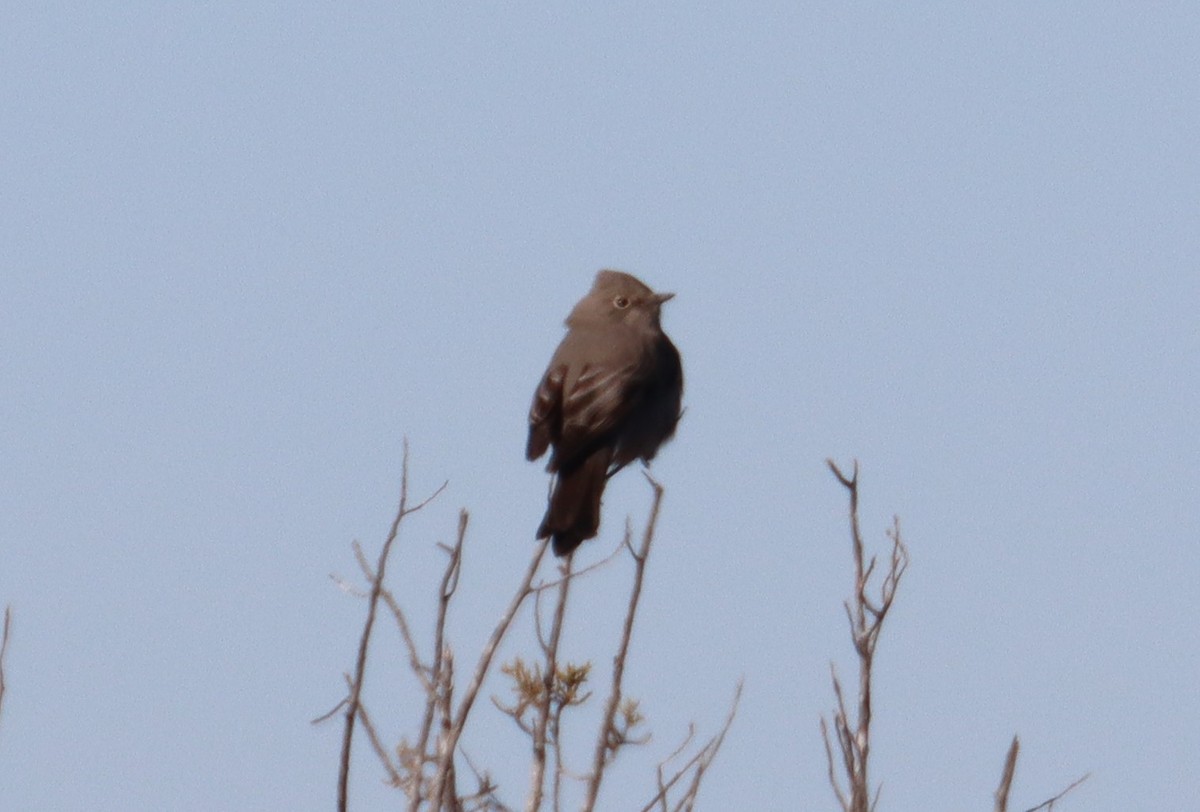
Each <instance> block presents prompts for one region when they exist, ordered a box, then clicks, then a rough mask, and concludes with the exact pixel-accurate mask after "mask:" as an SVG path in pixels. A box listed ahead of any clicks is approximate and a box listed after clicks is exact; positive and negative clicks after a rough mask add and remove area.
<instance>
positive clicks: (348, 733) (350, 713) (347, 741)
mask: <svg viewBox="0 0 1200 812" xmlns="http://www.w3.org/2000/svg"><path fill="white" fill-rule="evenodd" d="M447 484H448V483H445V482H443V483H442V485H441V487H440V488H438V489H437V490H436V491H434V492H433V493H432V494H431V495H430V496H429V497H428V498H427V499H425V500H424V501H423V502H421V503H420V504H418V505H416V506H415V507H411V508H410V507H409V506H408V438H405V440H404V455H403V461H402V464H401V468H400V507H399V509H398V510H397V511H396V518H395V519H394V520H393V521H392V526H391V529H390V530H389V531H388V535H387V539H386V540H385V541H384V543H383V549H381V550H380V551H379V563H378V564H376V566H375V580H374V582H373V583H372V584H371V596H370V599H369V600H368V603H367V619H366V622H365V623H364V624H363V630H362V637H361V638H359V641H358V657H357V659H356V661H355V664H354V679H353V682H352V683H351V688H350V696H349V699H348V702H347V707H346V730H345V733H344V734H343V735H342V755H341V759H340V761H339V768H338V792H337V803H338V812H346V798H347V794H348V791H349V784H350V747H351V743H352V742H353V740H354V723H355V721H357V719H358V705H359V701H360V698H361V696H362V686H363V674H364V672H365V671H366V667H367V649H368V647H369V646H370V643H371V629H372V627H373V626H374V625H375V613H376V611H377V609H378V606H379V593H380V591H381V590H382V589H383V578H384V571H385V570H386V568H387V561H388V554H389V553H390V552H391V549H392V543H393V542H394V541H395V540H396V536H397V535H398V534H399V532H400V522H401V521H403V520H404V517H405V516H407V515H408V514H409V513H413V512H415V511H418V510H420V509H421V508H423V507H425V505H427V504H429V503H430V502H431V501H432V500H433V499H435V498H437V496H438V495H439V494H440V493H441V492H442V491H443V490H445V489H446V485H447Z"/></svg>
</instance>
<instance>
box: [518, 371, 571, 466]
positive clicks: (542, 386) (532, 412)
mask: <svg viewBox="0 0 1200 812" xmlns="http://www.w3.org/2000/svg"><path fill="white" fill-rule="evenodd" d="M566 374H567V367H566V365H565V364H554V363H553V362H552V363H551V364H550V368H549V369H547V370H546V374H545V375H543V376H542V382H541V383H539V384H538V388H537V391H536V392H534V393H533V405H531V406H530V407H529V440H528V442H527V443H526V444H525V459H528V460H536V459H537V458H538V457H540V456H542V455H543V454H545V453H546V449H547V448H548V447H549V446H550V442H551V441H552V440H554V439H556V438H557V437H558V436H559V434H560V433H561V431H562V405H563V397H562V395H563V379H564V378H565V377H566Z"/></svg>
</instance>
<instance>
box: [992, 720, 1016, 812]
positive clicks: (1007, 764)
mask: <svg viewBox="0 0 1200 812" xmlns="http://www.w3.org/2000/svg"><path fill="white" fill-rule="evenodd" d="M1020 751H1021V742H1020V741H1019V740H1018V739H1017V737H1016V736H1013V740H1012V744H1010V745H1009V747H1008V756H1007V757H1005V759H1004V772H1003V774H1001V776H1000V786H999V787H997V788H996V796H995V797H996V806H995V812H1008V791H1009V789H1011V788H1012V781H1013V775H1014V774H1015V773H1016V771H1017V754H1018V753H1019V752H1020Z"/></svg>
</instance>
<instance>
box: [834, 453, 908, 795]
mask: <svg viewBox="0 0 1200 812" xmlns="http://www.w3.org/2000/svg"><path fill="white" fill-rule="evenodd" d="M826 464H827V465H828V466H829V470H830V471H832V472H833V475H834V477H836V478H837V480H838V482H840V483H841V484H842V486H843V487H844V488H845V489H846V490H847V491H848V492H849V499H850V512H849V514H850V515H849V518H850V543H851V552H852V554H853V556H854V592H853V594H852V597H851V599H850V600H848V601H846V603H845V609H846V619H847V620H848V621H849V624H850V636H851V639H852V642H853V644H854V651H855V653H856V654H857V655H858V707H857V709H856V710H857V713H856V718H855V719H854V720H851V718H850V716H849V713H848V712H847V709H846V702H845V697H844V695H843V693H842V685H841V681H840V680H839V679H838V676H837V673H836V671H834V672H833V674H832V677H833V690H834V695H835V696H836V697H837V708H836V710H835V711H834V715H833V731H834V734H835V736H836V737H837V742H838V749H839V750H841V756H842V769H843V771H844V773H845V775H844V778H845V781H846V788H845V789H844V790H843V788H842V786H841V783H840V782H839V780H837V777H836V770H835V767H834V758H833V747H832V745H831V743H830V741H829V726H828V725H827V724H826V722H825V720H824V719H823V718H822V720H821V735H822V738H823V740H824V742H825V753H826V761H827V764H828V768H829V782H830V785H831V786H832V787H833V791H834V795H836V796H837V799H838V803H839V804H841V807H842V809H843V810H844V811H845V812H870V810H872V809H873V808H874V806H875V804H876V803H878V801H879V793H878V791H876V793H875V796H874V798H872V795H871V782H870V774H869V770H868V765H869V763H870V756H871V714H872V708H871V677H872V673H873V667H874V660H875V647H876V646H877V645H878V643H879V633H880V630H881V629H882V628H883V622H884V620H885V619H886V617H887V614H888V611H889V610H890V609H891V608H892V601H893V600H894V599H895V597H896V590H897V588H898V587H899V585H900V579H901V578H902V577H903V576H904V572H905V570H906V569H907V568H908V561H909V558H908V548H907V547H905V546H904V542H903V540H902V539H901V537H900V522H899V520H898V519H897V520H894V521H893V525H892V529H891V530H890V531H889V532H888V537H889V539H891V542H892V549H891V555H890V556H889V559H888V568H887V572H885V573H884V575H883V580H882V583H881V584H880V586H879V597H878V598H877V599H873V598H872V597H871V596H870V595H869V594H868V593H869V589H870V585H871V578H872V576H873V575H874V574H875V567H876V564H877V559H876V557H875V556H871V557H870V559H868V558H867V557H866V554H865V552H864V549H863V540H862V532H861V530H860V528H859V521H858V460H855V461H854V471H853V473H852V474H850V475H849V476H847V475H846V474H845V473H843V472H842V470H841V469H840V468H839V467H838V466H837V464H836V463H835V462H834V461H833V460H826Z"/></svg>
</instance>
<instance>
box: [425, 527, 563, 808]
mask: <svg viewBox="0 0 1200 812" xmlns="http://www.w3.org/2000/svg"><path fill="white" fill-rule="evenodd" d="M549 543H550V540H549V539H544V540H542V542H541V543H539V544H538V546H537V550H536V551H535V552H534V554H533V558H532V559H531V560H530V562H529V568H528V569H527V570H526V572H525V577H524V578H523V579H522V581H521V584H520V586H519V587H518V588H517V591H516V594H514V595H513V598H512V601H511V602H510V603H509V605H508V609H507V610H506V611H505V613H504V615H503V616H502V617H501V618H500V621H499V622H498V623H497V624H496V628H495V629H493V630H492V636H491V638H490V639H489V640H488V642H487V645H486V646H484V649H483V651H482V653H481V654H480V655H479V662H478V664H477V665H476V666H475V673H474V674H473V675H472V677H471V683H470V685H468V686H467V691H466V693H465V694H464V695H463V698H462V701H461V702H460V704H459V706H458V711H457V713H455V714H454V717H453V720H450V719H447V725H446V729H445V730H444V731H443V734H442V740H441V741H440V742H439V747H438V767H437V773H436V775H435V777H434V796H433V797H435V798H439V799H440V798H443V797H444V795H443V793H444V792H445V787H446V784H447V781H448V779H449V778H450V773H451V771H452V770H453V762H454V751H455V749H456V748H457V747H458V740H459V738H461V737H462V732H463V729H464V728H465V727H466V725H467V715H468V714H469V713H470V712H471V706H472V705H474V704H475V697H476V696H478V694H479V689H480V687H482V685H483V681H484V678H485V677H486V676H487V673H488V669H489V668H490V667H491V664H492V658H493V657H494V656H495V655H496V650H497V649H498V648H499V647H500V643H501V641H502V640H503V639H504V636H505V634H507V632H508V628H509V626H510V625H511V624H512V622H513V618H515V617H516V616H517V611H518V610H519V609H520V608H521V604H522V603H524V602H525V599H526V598H527V597H529V595H530V593H531V592H532V591H533V588H532V584H533V578H534V576H535V575H536V574H537V570H538V566H539V565H540V564H541V563H542V558H543V557H544V556H545V554H546V547H547V545H548V544H549Z"/></svg>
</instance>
